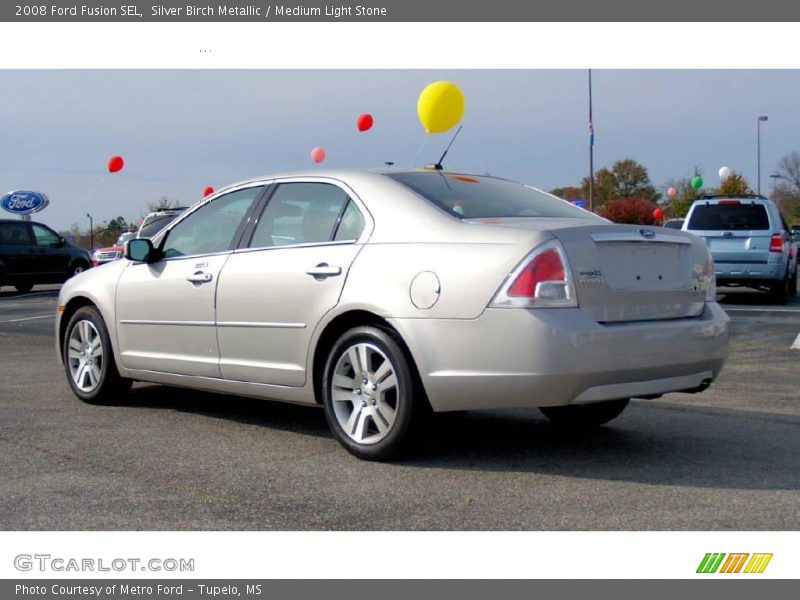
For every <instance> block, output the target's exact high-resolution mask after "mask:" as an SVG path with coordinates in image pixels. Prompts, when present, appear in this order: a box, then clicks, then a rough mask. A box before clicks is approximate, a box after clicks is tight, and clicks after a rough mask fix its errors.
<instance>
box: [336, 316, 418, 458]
mask: <svg viewBox="0 0 800 600" xmlns="http://www.w3.org/2000/svg"><path fill="white" fill-rule="evenodd" d="M411 368H412V367H411V365H410V362H409V359H408V357H407V356H406V353H405V352H404V351H403V348H402V347H401V345H400V342H399V340H397V339H396V338H395V337H394V335H393V334H391V333H389V332H387V331H384V330H383V329H378V328H376V327H356V328H354V329H351V330H349V331H347V332H346V333H345V334H344V335H342V337H340V338H339V340H338V341H337V342H336V343H335V344H334V345H333V348H331V351H330V353H329V354H328V358H327V360H326V363H325V370H324V372H323V378H322V403H323V406H324V408H325V417H326V419H327V421H328V426H329V427H330V429H331V432H332V433H333V435H334V437H335V438H336V440H337V441H338V442H339V443H340V444H341V445H342V446H344V448H345V449H346V450H347V451H348V452H350V454H352V455H353V456H356V457H358V458H360V459H363V460H375V461H381V460H388V459H390V458H393V457H397V456H398V455H399V454H401V453H402V451H403V450H406V449H407V446H408V444H409V438H410V437H411V435H410V434H411V433H412V425H413V424H415V423H418V422H419V421H420V417H421V415H420V414H418V413H420V412H422V411H421V408H422V407H423V405H424V404H426V403H424V397H423V395H422V394H421V393H417V390H418V386H417V385H416V384H415V380H414V377H413V374H412V371H411Z"/></svg>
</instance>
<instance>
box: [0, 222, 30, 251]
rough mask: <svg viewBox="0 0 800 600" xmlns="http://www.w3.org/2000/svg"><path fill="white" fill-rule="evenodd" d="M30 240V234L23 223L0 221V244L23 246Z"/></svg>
mask: <svg viewBox="0 0 800 600" xmlns="http://www.w3.org/2000/svg"><path fill="white" fill-rule="evenodd" d="M31 242H32V240H31V234H30V232H29V231H28V226H27V225H26V224H25V223H23V222H21V221H20V222H19V223H0V244H14V245H19V246H25V245H29V244H31Z"/></svg>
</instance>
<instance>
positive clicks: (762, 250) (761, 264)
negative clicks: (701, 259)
mask: <svg viewBox="0 0 800 600" xmlns="http://www.w3.org/2000/svg"><path fill="white" fill-rule="evenodd" d="M683 230H684V231H689V232H691V233H693V234H695V235H698V236H700V237H702V238H703V239H704V240H705V242H706V244H707V245H708V247H709V249H710V250H711V254H712V256H713V257H714V264H715V275H716V279H717V285H725V286H747V287H752V288H757V289H764V290H767V291H769V292H770V293H771V295H772V297H773V300H774V301H775V302H777V303H780V304H786V302H787V301H788V299H789V297H791V296H795V295H796V294H797V252H796V248H795V246H794V244H793V243H792V236H791V233H790V230H789V226H788V225H787V224H786V221H785V220H784V218H783V215H781V213H780V211H779V210H778V207H777V206H776V205H775V203H774V202H772V201H771V200H768V199H767V198H764V197H763V196H704V197H703V198H702V199H700V200H695V202H694V203H693V204H692V206H691V208H690V209H689V214H688V215H687V216H686V222H685V223H684V224H683Z"/></svg>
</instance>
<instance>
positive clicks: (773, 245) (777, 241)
mask: <svg viewBox="0 0 800 600" xmlns="http://www.w3.org/2000/svg"><path fill="white" fill-rule="evenodd" d="M769 251H770V252H783V235H782V234H780V233H776V234H774V235H773V236H772V238H771V239H770V240H769Z"/></svg>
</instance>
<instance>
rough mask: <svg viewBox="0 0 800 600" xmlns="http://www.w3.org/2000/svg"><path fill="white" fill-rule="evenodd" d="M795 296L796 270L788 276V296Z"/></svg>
mask: <svg viewBox="0 0 800 600" xmlns="http://www.w3.org/2000/svg"><path fill="white" fill-rule="evenodd" d="M796 297H797V270H795V272H794V273H793V274H792V276H791V277H789V298H796Z"/></svg>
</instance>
